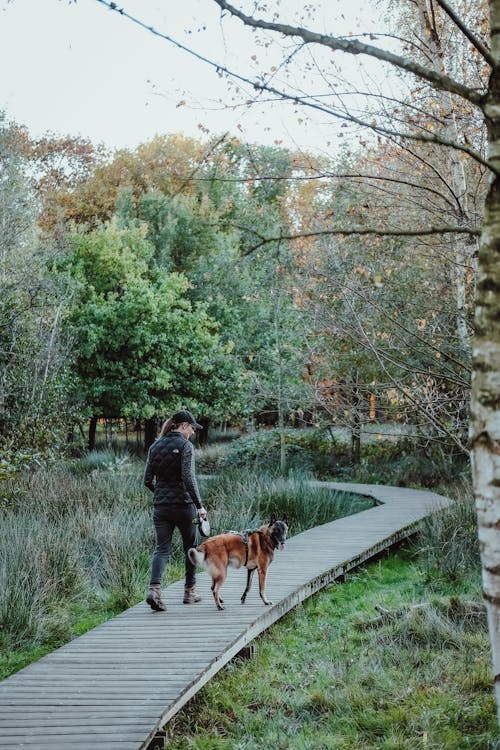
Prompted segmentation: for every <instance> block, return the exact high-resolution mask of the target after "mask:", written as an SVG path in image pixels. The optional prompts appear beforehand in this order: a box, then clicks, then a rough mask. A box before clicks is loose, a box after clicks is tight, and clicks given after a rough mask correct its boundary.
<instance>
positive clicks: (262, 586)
mask: <svg viewBox="0 0 500 750" xmlns="http://www.w3.org/2000/svg"><path fill="white" fill-rule="evenodd" d="M266 575H267V567H262V568H259V594H260V598H261V599H262V601H263V602H264V604H272V602H270V601H269V599H268V598H267V596H266Z"/></svg>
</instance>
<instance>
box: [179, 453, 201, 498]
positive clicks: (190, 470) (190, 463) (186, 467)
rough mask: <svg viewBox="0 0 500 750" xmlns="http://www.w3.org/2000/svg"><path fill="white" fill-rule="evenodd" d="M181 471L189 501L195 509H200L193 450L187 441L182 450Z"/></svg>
mask: <svg viewBox="0 0 500 750" xmlns="http://www.w3.org/2000/svg"><path fill="white" fill-rule="evenodd" d="M181 471H182V481H183V482H184V487H185V488H186V491H187V492H188V494H189V496H190V498H191V500H192V501H193V503H194V504H195V505H196V507H197V508H201V507H202V505H203V503H202V501H201V496H200V491H199V489H198V483H197V482H196V476H195V473H194V448H193V444H192V443H190V442H189V440H188V441H187V442H186V444H185V446H184V448H183V449H182V458H181Z"/></svg>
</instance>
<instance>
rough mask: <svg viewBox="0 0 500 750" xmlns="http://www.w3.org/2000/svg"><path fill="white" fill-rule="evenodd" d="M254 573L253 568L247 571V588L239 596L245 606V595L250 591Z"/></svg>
mask: <svg viewBox="0 0 500 750" xmlns="http://www.w3.org/2000/svg"><path fill="white" fill-rule="evenodd" d="M254 573H255V568H252V569H251V570H249V569H247V587H246V589H245V590H244V592H243V593H242V595H241V603H242V604H245V601H246V598H247V594H248V592H249V591H250V586H251V585H252V578H253V574H254Z"/></svg>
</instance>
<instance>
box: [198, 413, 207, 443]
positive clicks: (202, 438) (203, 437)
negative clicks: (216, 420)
mask: <svg viewBox="0 0 500 750" xmlns="http://www.w3.org/2000/svg"><path fill="white" fill-rule="evenodd" d="M198 422H199V423H200V424H201V426H202V427H203V429H202V430H198V432H197V433H196V438H197V441H198V445H200V446H202V445H207V443H208V430H209V427H210V420H209V419H207V417H199V418H198Z"/></svg>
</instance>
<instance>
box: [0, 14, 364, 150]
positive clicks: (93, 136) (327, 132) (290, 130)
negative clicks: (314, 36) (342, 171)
mask: <svg viewBox="0 0 500 750" xmlns="http://www.w3.org/2000/svg"><path fill="white" fill-rule="evenodd" d="M240 4H241V3H240ZM117 5H118V6H119V7H122V8H124V9H125V10H126V11H127V12H128V13H130V14H131V15H133V16H136V17H137V18H139V19H141V20H142V21H144V22H145V23H146V24H147V25H151V26H154V28H155V29H156V30H158V31H160V32H162V33H164V34H167V35H169V36H171V37H173V38H175V39H176V40H178V41H179V42H180V43H182V44H185V45H186V46H190V47H192V48H193V49H196V50H198V51H200V52H201V53H202V54H203V55H204V56H206V57H210V58H211V59H213V60H214V61H215V62H218V63H221V64H225V65H229V66H230V67H231V68H232V69H233V70H240V71H243V70H244V71H246V72H248V71H249V72H250V74H251V75H253V74H254V73H255V74H257V72H258V70H259V68H260V67H261V66H262V65H264V66H265V67H266V68H267V69H268V70H269V69H270V68H271V66H272V63H273V51H271V50H269V49H268V50H266V49H265V48H263V47H260V48H257V49H256V46H255V35H253V36H252V34H251V32H249V31H248V30H246V29H244V27H243V25H242V24H241V22H239V21H236V20H232V19H228V18H226V19H224V22H223V23H221V19H220V12H219V9H218V7H217V6H216V5H215V3H214V2H213V1H212V0H183V1H182V2H179V0H122V2H118V3H117ZM314 5H315V8H316V18H315V21H314V26H315V28H316V29H317V30H327V31H328V30H330V31H333V29H332V28H328V24H333V23H334V24H335V32H336V33H339V31H340V32H343V33H348V32H349V31H353V32H355V30H356V28H357V23H358V22H357V20H356V19H357V17H358V16H359V14H360V12H361V13H362V14H363V16H364V18H365V20H366V16H367V13H369V7H370V4H369V3H368V10H367V3H366V0H364V1H363V0H317V2H316V3H315V4H314ZM247 6H248V3H247ZM281 6H282V8H284V9H285V10H286V12H287V14H290V15H289V17H290V18H294V19H295V20H297V21H300V16H301V12H302V11H303V9H304V8H305V7H306V4H304V3H303V2H299V0H281ZM340 54H341V53H340ZM254 56H255V57H256V58H257V59H255V60H254V59H253V57H254ZM344 57H349V56H344ZM276 59H278V58H276ZM345 64H346V65H348V66H349V65H350V66H353V67H352V73H350V75H351V76H355V75H356V72H355V66H356V64H357V61H355V60H354V59H353V58H352V56H351V59H350V60H348V61H346V62H345ZM0 66H1V69H2V71H3V75H2V76H1V81H0V110H3V111H4V112H5V113H6V115H7V119H10V120H14V121H16V122H17V123H19V124H22V125H25V126H26V127H27V128H28V130H29V131H30V133H31V135H32V136H33V137H40V136H41V135H42V134H44V133H46V132H52V133H54V134H56V135H67V134H69V135H72V136H82V137H85V138H88V139H90V140H91V141H92V142H94V143H96V144H97V143H104V144H105V145H106V146H107V147H109V148H110V149H116V148H135V147H136V146H137V145H138V144H139V143H144V142H147V141H148V140H150V139H151V138H152V137H154V135H156V134H169V133H183V134H184V135H187V136H194V137H200V138H201V139H203V138H205V137H210V136H212V135H219V134H222V133H225V132H229V133H231V134H234V135H237V136H239V137H240V138H242V139H243V140H246V141H248V142H259V143H267V144H279V145H285V146H287V147H291V148H296V149H304V150H313V151H314V150H316V149H321V148H322V146H323V144H324V142H325V139H326V138H327V137H330V136H331V135H332V132H333V131H335V130H336V128H337V125H336V124H335V123H332V121H329V122H327V123H326V122H325V121H324V120H323V121H322V120H321V117H320V118H319V119H318V118H316V119H315V120H314V122H313V121H311V120H308V119H307V118H306V117H304V116H300V114H297V113H296V112H295V111H293V107H291V105H289V104H284V103H283V102H268V101H266V102H264V101H262V102H260V103H259V104H258V105H254V106H252V107H248V106H245V105H244V104H242V102H244V101H245V98H244V95H243V98H242V95H241V93H237V92H236V91H235V89H234V87H228V85H227V81H226V80H225V79H224V78H223V77H221V76H220V75H218V73H217V71H216V70H215V69H214V68H213V67H210V66H209V65H207V64H206V63H204V62H201V61H199V60H196V59H195V58H194V57H192V56H190V55H188V54H187V53H186V52H184V51H182V50H180V49H178V48H176V47H175V46H174V45H173V44H171V43H168V42H166V41H165V40H163V39H161V38H158V37H155V36H153V35H152V34H151V33H150V32H148V31H147V30H145V29H143V28H140V27H139V26H138V25H136V24H134V23H131V22H130V21H128V20H127V19H126V18H124V17H122V16H120V15H118V14H117V13H115V12H112V11H110V10H109V9H108V8H106V7H105V6H104V5H102V4H101V3H99V2H98V0H76V1H75V0H0ZM248 92H249V93H248V95H249V96H252V95H253V92H252V90H251V89H249V90H248Z"/></svg>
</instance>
